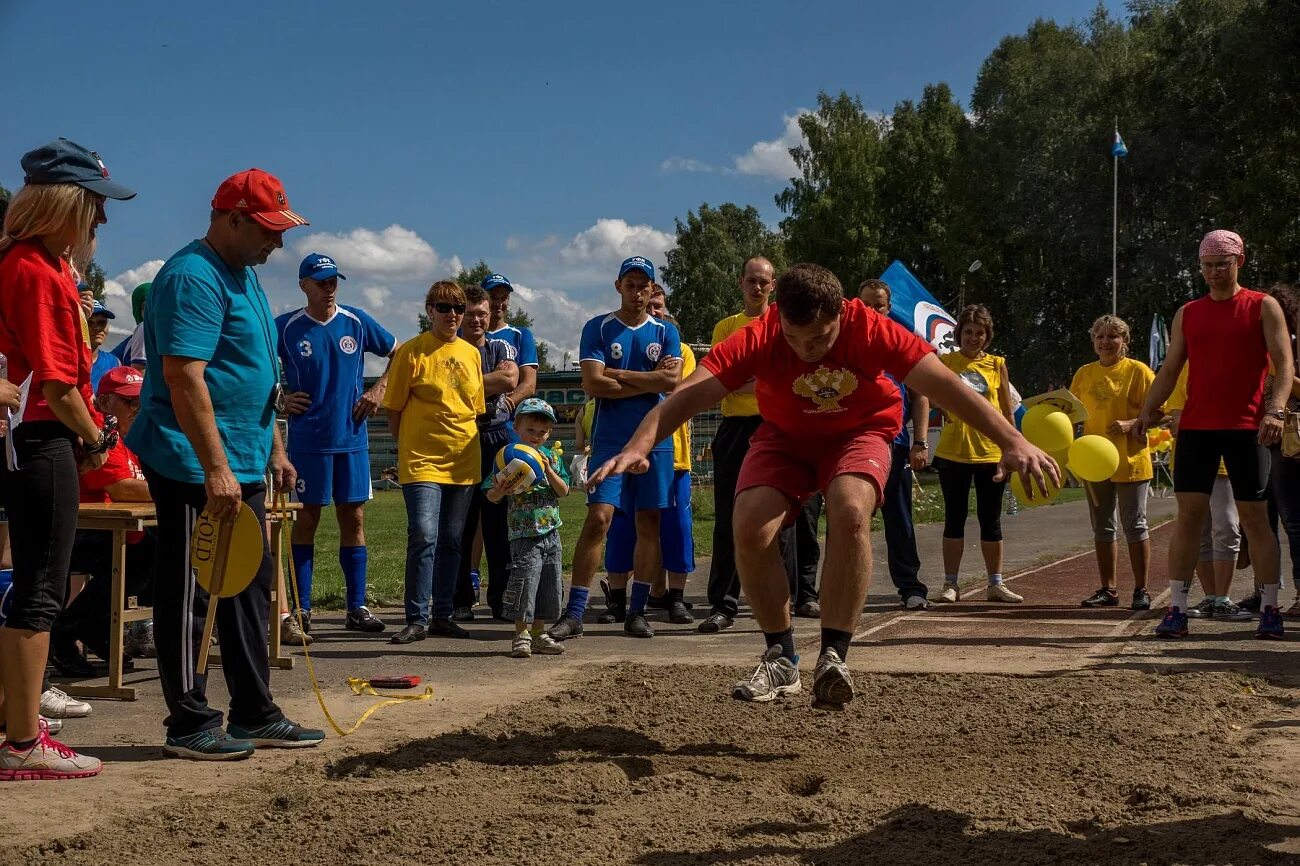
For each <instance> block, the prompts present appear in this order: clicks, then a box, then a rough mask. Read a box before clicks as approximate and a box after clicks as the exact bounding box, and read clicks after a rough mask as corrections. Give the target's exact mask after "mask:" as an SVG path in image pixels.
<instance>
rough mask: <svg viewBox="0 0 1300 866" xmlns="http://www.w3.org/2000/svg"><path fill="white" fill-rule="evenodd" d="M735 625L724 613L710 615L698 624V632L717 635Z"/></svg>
mask: <svg viewBox="0 0 1300 866" xmlns="http://www.w3.org/2000/svg"><path fill="white" fill-rule="evenodd" d="M735 624H736V621H735V620H734V619H732V618H731V617H729V616H727V615H726V614H725V613H711V614H709V615H708V617H707V618H706V619H705V620H704V622H702V623H700V625H699V629H698V630H699V632H700V634H717V633H718V632H720V631H725V630H726V629H729V628H731V627H732V626H733V625H735Z"/></svg>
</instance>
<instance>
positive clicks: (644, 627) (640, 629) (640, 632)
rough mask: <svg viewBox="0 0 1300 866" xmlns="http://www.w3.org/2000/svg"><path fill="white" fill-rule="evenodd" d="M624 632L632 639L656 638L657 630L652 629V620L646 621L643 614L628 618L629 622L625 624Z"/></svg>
mask: <svg viewBox="0 0 1300 866" xmlns="http://www.w3.org/2000/svg"><path fill="white" fill-rule="evenodd" d="M623 631H624V633H626V634H630V635H631V636H632V637H654V636H655V630H654V629H653V628H651V627H650V620H648V619H646V618H645V614H643V613H634V614H631V615H630V616H628V618H627V621H626V622H624V623H623Z"/></svg>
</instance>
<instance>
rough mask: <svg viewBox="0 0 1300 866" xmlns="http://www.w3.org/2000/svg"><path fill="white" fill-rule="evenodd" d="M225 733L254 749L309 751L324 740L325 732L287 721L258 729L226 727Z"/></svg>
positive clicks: (235, 726) (236, 726)
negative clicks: (245, 742)
mask: <svg viewBox="0 0 1300 866" xmlns="http://www.w3.org/2000/svg"><path fill="white" fill-rule="evenodd" d="M226 732H227V733H229V734H230V736H232V737H234V738H235V739H236V740H247V741H248V742H250V743H252V744H253V746H254V748H267V749H310V748H311V747H312V746H319V745H320V744H321V743H322V742H324V740H325V732H324V731H322V730H319V729H317V728H304V727H303V726H302V725H300V724H298V723H297V722H294V721H290V720H289V719H280V721H278V722H271V723H270V724H266V725H262V727H260V728H241V727H239V726H238V725H233V724H232V725H226Z"/></svg>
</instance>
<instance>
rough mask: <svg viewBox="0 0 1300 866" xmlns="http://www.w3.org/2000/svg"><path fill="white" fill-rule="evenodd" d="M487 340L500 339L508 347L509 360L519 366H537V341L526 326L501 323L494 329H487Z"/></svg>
mask: <svg viewBox="0 0 1300 866" xmlns="http://www.w3.org/2000/svg"><path fill="white" fill-rule="evenodd" d="M487 338H488V339H489V340H500V341H501V342H503V343H505V344H506V345H507V346H509V347H510V350H511V353H512V354H511V355H510V358H509V360H511V361H514V362H515V363H516V364H518V365H519V366H520V367H536V366H537V341H535V340H534V339H533V332H532V331H531V330H529V329H528V328H516V327H515V326H514V325H502V326H501V327H499V328H497V329H496V330H495V331H488V332H487Z"/></svg>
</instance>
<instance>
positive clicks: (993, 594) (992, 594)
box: [988, 583, 1025, 604]
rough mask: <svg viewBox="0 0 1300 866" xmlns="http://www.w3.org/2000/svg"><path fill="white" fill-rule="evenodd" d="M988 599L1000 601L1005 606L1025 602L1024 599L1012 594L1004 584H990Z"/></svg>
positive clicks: (1021, 596)
mask: <svg viewBox="0 0 1300 866" xmlns="http://www.w3.org/2000/svg"><path fill="white" fill-rule="evenodd" d="M988 599H989V601H1001V602H1005V603H1006V604H1020V603H1021V602H1022V601H1024V600H1025V597H1024V596H1023V595H1018V594H1017V593H1014V592H1012V591H1011V588H1010V587H1009V586H1007V585H1006V584H1005V583H990V584H989V592H988Z"/></svg>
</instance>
